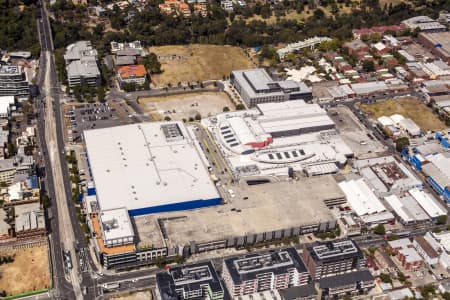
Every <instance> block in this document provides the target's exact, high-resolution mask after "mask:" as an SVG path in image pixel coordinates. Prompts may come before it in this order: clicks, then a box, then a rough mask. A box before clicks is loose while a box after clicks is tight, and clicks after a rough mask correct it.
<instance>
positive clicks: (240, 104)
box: [236, 103, 245, 110]
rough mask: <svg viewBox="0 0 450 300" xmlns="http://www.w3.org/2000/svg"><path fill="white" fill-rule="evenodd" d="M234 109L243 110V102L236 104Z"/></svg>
mask: <svg viewBox="0 0 450 300" xmlns="http://www.w3.org/2000/svg"><path fill="white" fill-rule="evenodd" d="M236 109H237V110H244V109H245V106H244V104H242V103H239V104H238V105H236Z"/></svg>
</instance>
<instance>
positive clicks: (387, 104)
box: [361, 97, 446, 131]
mask: <svg viewBox="0 0 450 300" xmlns="http://www.w3.org/2000/svg"><path fill="white" fill-rule="evenodd" d="M361 109H362V110H363V111H364V112H366V113H367V114H368V115H369V116H370V117H372V118H374V119H376V118H379V117H381V116H391V115H393V114H401V115H402V116H404V117H405V118H411V119H412V120H413V121H414V122H416V124H417V125H419V126H420V128H421V129H422V131H427V130H433V131H437V130H442V129H445V128H446V126H445V124H444V123H443V122H442V121H441V120H439V118H438V117H437V116H436V115H434V114H433V112H432V111H431V109H430V108H428V107H427V106H426V105H425V104H423V103H422V102H420V100H418V99H416V98H414V97H408V98H400V99H390V100H386V101H379V102H377V103H374V104H362V105H361Z"/></svg>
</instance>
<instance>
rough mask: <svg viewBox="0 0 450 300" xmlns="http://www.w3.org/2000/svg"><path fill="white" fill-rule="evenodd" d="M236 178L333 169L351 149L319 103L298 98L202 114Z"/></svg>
mask: <svg viewBox="0 0 450 300" xmlns="http://www.w3.org/2000/svg"><path fill="white" fill-rule="evenodd" d="M202 124H203V125H204V126H205V127H206V128H207V129H208V130H209V131H210V132H211V135H212V136H213V137H214V138H215V141H216V144H217V145H218V147H219V149H220V150H221V152H222V155H223V156H224V157H225V160H226V161H227V162H228V164H229V165H230V168H229V169H230V170H231V171H232V173H233V175H234V176H235V178H236V179H239V178H242V177H248V176H266V175H285V176H287V175H288V170H289V169H290V168H291V169H292V170H293V171H301V172H303V173H306V174H307V175H311V176H312V175H320V174H327V173H336V172H337V171H338V170H339V167H341V166H343V165H345V163H346V161H347V158H348V157H352V156H353V153H352V151H351V150H350V148H349V147H348V146H347V145H346V144H345V143H344V141H343V140H342V138H341V137H340V136H339V135H338V134H337V132H336V131H335V129H334V128H335V124H334V123H333V121H332V120H331V119H330V118H329V117H328V115H327V113H326V111H325V110H323V109H322V108H320V107H319V106H318V105H317V104H307V103H305V102H304V101H302V100H295V101H286V102H282V103H265V104H258V105H257V106H256V108H253V109H250V110H246V111H236V112H227V113H223V114H219V115H217V116H214V117H210V118H207V119H203V120H202Z"/></svg>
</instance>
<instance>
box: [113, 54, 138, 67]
mask: <svg viewBox="0 0 450 300" xmlns="http://www.w3.org/2000/svg"><path fill="white" fill-rule="evenodd" d="M135 61H136V58H135V57H134V56H117V58H116V66H127V65H134V64H135Z"/></svg>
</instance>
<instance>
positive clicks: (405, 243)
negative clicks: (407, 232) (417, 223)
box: [388, 238, 412, 249]
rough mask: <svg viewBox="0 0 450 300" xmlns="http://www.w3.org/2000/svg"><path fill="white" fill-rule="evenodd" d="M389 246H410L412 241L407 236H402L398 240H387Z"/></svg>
mask: <svg viewBox="0 0 450 300" xmlns="http://www.w3.org/2000/svg"><path fill="white" fill-rule="evenodd" d="M388 245H389V247H391V248H394V249H396V248H402V249H404V248H408V247H410V246H412V242H411V241H410V240H409V238H403V239H398V240H393V241H389V242H388Z"/></svg>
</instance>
